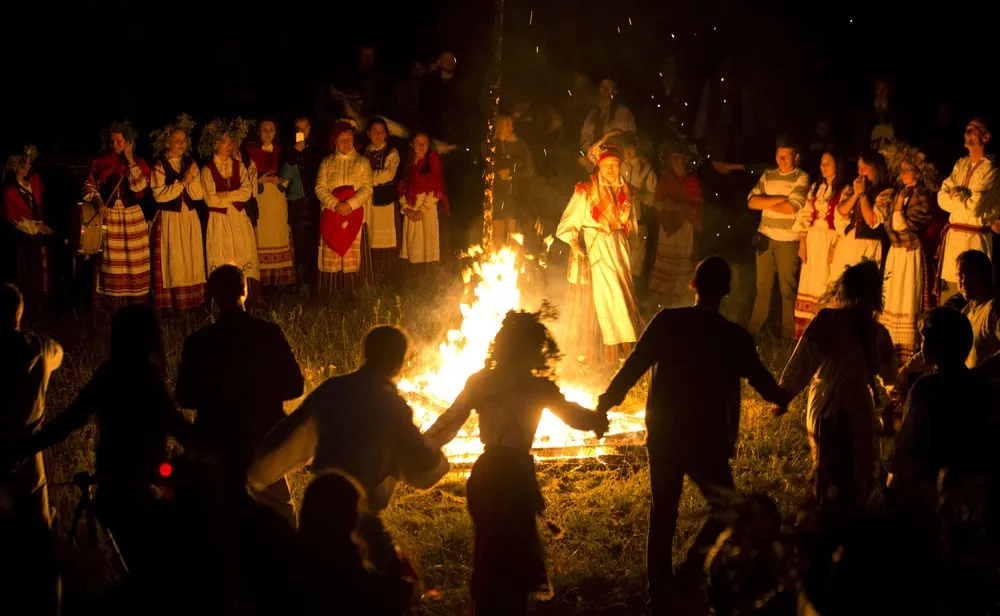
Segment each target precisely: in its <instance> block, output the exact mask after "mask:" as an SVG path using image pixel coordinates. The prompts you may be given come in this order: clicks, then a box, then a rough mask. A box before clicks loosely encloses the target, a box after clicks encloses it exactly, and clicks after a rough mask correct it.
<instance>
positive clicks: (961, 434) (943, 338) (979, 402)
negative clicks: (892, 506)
mask: <svg viewBox="0 0 1000 616" xmlns="http://www.w3.org/2000/svg"><path fill="white" fill-rule="evenodd" d="M984 256H985V255H984ZM920 335H921V338H922V342H921V345H920V351H921V354H922V355H923V358H924V363H925V364H926V365H927V366H929V367H932V368H935V369H936V372H935V373H934V374H927V375H925V376H923V377H921V378H920V379H918V380H917V382H916V383H915V384H914V385H913V389H911V390H910V394H909V396H908V397H907V399H906V406H905V409H904V415H903V423H902V425H901V426H900V429H899V433H898V434H897V435H896V448H895V453H894V455H893V458H892V463H891V466H890V471H891V472H892V475H891V477H890V485H891V486H892V488H893V490H894V491H897V492H900V493H901V494H902V495H903V496H904V497H905V496H906V493H908V492H913V491H920V490H923V491H924V492H925V493H928V494H929V495H930V496H931V498H930V500H929V501H928V504H931V505H933V504H934V503H936V502H937V486H938V475H939V473H940V471H942V470H946V471H947V475H946V482H945V484H944V487H945V488H947V487H949V486H956V485H957V484H958V483H960V482H962V481H967V480H970V479H974V478H975V477H976V476H977V475H980V474H982V473H983V472H984V471H985V465H986V456H987V455H988V450H989V446H990V445H989V439H988V434H989V428H990V425H989V407H988V406H987V404H988V401H989V392H988V390H987V389H986V383H985V381H984V380H983V379H982V378H981V377H980V375H979V374H977V373H975V372H973V371H972V370H970V369H969V368H968V367H967V366H966V363H965V362H966V358H967V357H968V356H969V351H970V349H972V327H971V326H970V325H969V321H968V319H966V318H965V317H964V316H963V315H962V314H961V313H960V312H958V311H956V310H953V309H951V308H935V309H934V310H932V311H930V312H929V313H928V314H927V315H926V316H925V317H924V319H923V321H922V323H921V325H920Z"/></svg>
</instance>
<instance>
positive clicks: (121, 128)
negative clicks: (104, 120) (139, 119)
mask: <svg viewBox="0 0 1000 616" xmlns="http://www.w3.org/2000/svg"><path fill="white" fill-rule="evenodd" d="M112 133H119V134H121V136H122V137H123V138H124V139H125V141H127V142H128V143H131V144H132V145H135V129H133V128H132V123H131V122H129V121H128V120H121V121H119V122H112V123H111V124H110V125H109V126H108V127H107V128H105V129H104V130H102V131H101V146H102V147H103V148H104V150H105V151H109V150H111V135H112Z"/></svg>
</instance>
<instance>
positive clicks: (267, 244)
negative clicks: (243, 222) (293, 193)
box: [257, 184, 295, 286]
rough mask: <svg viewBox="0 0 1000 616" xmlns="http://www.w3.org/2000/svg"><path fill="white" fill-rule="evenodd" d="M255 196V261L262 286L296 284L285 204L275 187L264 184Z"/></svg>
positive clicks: (285, 201)
mask: <svg viewBox="0 0 1000 616" xmlns="http://www.w3.org/2000/svg"><path fill="white" fill-rule="evenodd" d="M263 186H264V190H263V192H261V193H260V194H259V195H257V207H258V209H259V211H260V218H258V219H257V261H258V263H259V264H260V283H261V284H262V285H264V286H272V285H283V284H295V259H294V256H293V255H292V230H291V227H290V226H289V225H288V201H287V200H286V199H285V195H284V193H282V192H281V191H280V190H278V187H277V186H275V185H274V184H264V185H263Z"/></svg>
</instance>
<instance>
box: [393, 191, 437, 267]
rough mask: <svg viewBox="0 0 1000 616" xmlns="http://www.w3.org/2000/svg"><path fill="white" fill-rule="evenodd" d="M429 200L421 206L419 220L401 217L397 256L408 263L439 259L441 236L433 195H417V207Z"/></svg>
mask: <svg viewBox="0 0 1000 616" xmlns="http://www.w3.org/2000/svg"><path fill="white" fill-rule="evenodd" d="M425 202H429V206H428V207H424V208H423V210H422V211H423V213H424V217H423V218H422V219H421V220H410V218H409V217H405V216H404V217H403V246H402V249H401V250H400V252H399V258H400V259H403V260H405V261H409V262H410V263H433V262H435V261H440V260H441V236H440V229H439V227H438V208H437V202H436V200H435V199H434V197H432V196H430V195H424V194H422V195H417V203H416V204H415V205H416V206H417V207H419V206H421V205H423V204H424V203H425Z"/></svg>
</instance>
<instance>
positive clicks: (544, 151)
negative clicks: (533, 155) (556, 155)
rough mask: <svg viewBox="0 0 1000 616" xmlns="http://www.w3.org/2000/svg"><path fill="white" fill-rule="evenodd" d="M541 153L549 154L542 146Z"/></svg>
mask: <svg viewBox="0 0 1000 616" xmlns="http://www.w3.org/2000/svg"><path fill="white" fill-rule="evenodd" d="M542 154H545V155H546V156H548V155H549V151H548V150H546V149H545V148H542Z"/></svg>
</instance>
